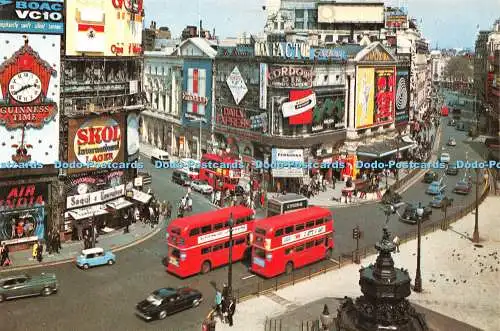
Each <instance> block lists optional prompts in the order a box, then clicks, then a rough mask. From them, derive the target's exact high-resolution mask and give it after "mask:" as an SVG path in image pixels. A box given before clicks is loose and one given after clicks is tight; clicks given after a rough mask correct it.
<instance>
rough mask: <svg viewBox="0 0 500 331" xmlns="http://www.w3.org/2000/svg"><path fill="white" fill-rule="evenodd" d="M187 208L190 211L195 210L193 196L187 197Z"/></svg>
mask: <svg viewBox="0 0 500 331" xmlns="http://www.w3.org/2000/svg"><path fill="white" fill-rule="evenodd" d="M187 209H188V211H193V199H192V198H191V197H188V198H187Z"/></svg>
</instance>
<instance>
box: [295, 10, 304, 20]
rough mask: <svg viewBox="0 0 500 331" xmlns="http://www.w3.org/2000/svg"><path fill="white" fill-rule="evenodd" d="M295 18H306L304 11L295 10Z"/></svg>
mask: <svg viewBox="0 0 500 331" xmlns="http://www.w3.org/2000/svg"><path fill="white" fill-rule="evenodd" d="M295 18H304V9H295Z"/></svg>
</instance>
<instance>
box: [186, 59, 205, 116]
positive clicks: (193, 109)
mask: <svg viewBox="0 0 500 331" xmlns="http://www.w3.org/2000/svg"><path fill="white" fill-rule="evenodd" d="M187 93H188V94H189V95H192V96H197V97H199V98H197V99H204V100H206V99H207V98H208V97H207V95H206V94H207V71H206V70H205V69H198V68H189V69H188V79H187ZM205 108H206V104H204V103H200V102H197V101H196V100H193V101H187V113H188V114H193V115H199V116H203V115H205Z"/></svg>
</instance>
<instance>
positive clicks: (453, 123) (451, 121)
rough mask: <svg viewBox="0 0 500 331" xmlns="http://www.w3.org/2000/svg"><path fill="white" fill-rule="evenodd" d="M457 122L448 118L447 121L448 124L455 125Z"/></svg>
mask: <svg viewBox="0 0 500 331" xmlns="http://www.w3.org/2000/svg"><path fill="white" fill-rule="evenodd" d="M456 124H457V122H456V121H455V120H449V121H448V126H455V125H456Z"/></svg>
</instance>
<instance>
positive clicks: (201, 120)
mask: <svg viewBox="0 0 500 331" xmlns="http://www.w3.org/2000/svg"><path fill="white" fill-rule="evenodd" d="M192 122H199V123H200V132H199V136H198V151H197V153H196V154H197V157H198V160H201V128H202V124H203V123H205V122H206V121H205V119H204V118H203V117H200V118H197V119H195V120H193V121H192Z"/></svg>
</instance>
